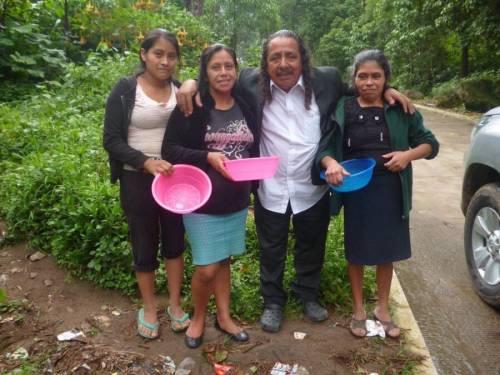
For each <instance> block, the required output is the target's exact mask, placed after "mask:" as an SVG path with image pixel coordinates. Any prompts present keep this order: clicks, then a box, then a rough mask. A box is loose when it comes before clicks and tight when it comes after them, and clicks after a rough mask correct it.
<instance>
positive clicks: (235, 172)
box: [224, 156, 280, 181]
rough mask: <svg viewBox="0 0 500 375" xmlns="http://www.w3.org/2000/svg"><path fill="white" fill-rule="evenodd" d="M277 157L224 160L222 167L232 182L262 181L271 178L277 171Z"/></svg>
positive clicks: (278, 160) (278, 161) (278, 159)
mask: <svg viewBox="0 0 500 375" xmlns="http://www.w3.org/2000/svg"><path fill="white" fill-rule="evenodd" d="M279 163H280V158H279V157H278V156H263V157H260V158H248V159H236V160H226V161H225V162H224V165H225V166H226V169H227V171H228V173H229V175H230V176H231V178H232V179H233V180H234V181H251V180H263V179H265V178H270V177H273V176H274V174H275V173H276V170H277V169H278V165H279Z"/></svg>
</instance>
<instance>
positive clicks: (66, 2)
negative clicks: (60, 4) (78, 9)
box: [63, 0, 71, 35]
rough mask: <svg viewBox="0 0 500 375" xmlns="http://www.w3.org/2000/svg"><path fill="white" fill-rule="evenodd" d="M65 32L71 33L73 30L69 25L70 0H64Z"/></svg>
mask: <svg viewBox="0 0 500 375" xmlns="http://www.w3.org/2000/svg"><path fill="white" fill-rule="evenodd" d="M63 27H64V34H66V35H69V33H70V32H71V30H70V27H69V5H68V0H64V18H63Z"/></svg>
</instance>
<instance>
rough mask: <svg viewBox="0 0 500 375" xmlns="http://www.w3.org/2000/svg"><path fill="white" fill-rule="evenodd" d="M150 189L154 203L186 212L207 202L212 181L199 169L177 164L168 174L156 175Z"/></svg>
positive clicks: (176, 211) (172, 209) (171, 209)
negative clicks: (172, 171)
mask: <svg viewBox="0 0 500 375" xmlns="http://www.w3.org/2000/svg"><path fill="white" fill-rule="evenodd" d="M151 191H152V193H153V198H154V199H155V201H156V203H158V204H159V205H160V206H161V207H163V208H164V209H166V210H169V211H172V212H175V213H177V214H187V213H190V212H193V211H196V210H197V209H198V208H200V207H201V206H203V205H204V204H205V203H207V201H208V198H210V194H212V183H211V182H210V179H209V178H208V176H207V174H206V173H205V172H203V171H202V170H201V169H199V168H196V167H193V166H192V165H186V164H177V165H174V173H172V174H171V175H170V176H164V175H162V174H158V175H156V177H155V179H154V180H153V185H152V186H151Z"/></svg>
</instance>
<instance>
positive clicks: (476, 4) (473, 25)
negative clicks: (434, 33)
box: [436, 0, 500, 77]
mask: <svg viewBox="0 0 500 375" xmlns="http://www.w3.org/2000/svg"><path fill="white" fill-rule="evenodd" d="M436 6H438V7H439V8H440V9H441V10H440V14H439V16H438V17H437V19H436V25H437V26H444V27H447V28H448V29H449V30H450V32H452V33H454V34H455V35H456V37H457V39H458V41H459V43H460V57H461V58H460V61H461V63H460V75H461V76H462V77H466V76H468V75H469V73H470V71H471V67H470V52H471V48H474V47H477V46H479V45H481V44H482V45H484V46H485V47H486V48H487V49H489V48H492V54H493V55H495V52H494V51H496V54H498V50H499V49H500V2H498V1H495V0H438V1H437V2H436ZM488 47H489V48H488ZM497 56H498V55H497ZM484 57H485V58H486V59H487V57H486V56H484ZM496 61H498V60H496ZM497 66H500V65H497Z"/></svg>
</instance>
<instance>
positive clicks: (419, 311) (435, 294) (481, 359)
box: [396, 109, 500, 375]
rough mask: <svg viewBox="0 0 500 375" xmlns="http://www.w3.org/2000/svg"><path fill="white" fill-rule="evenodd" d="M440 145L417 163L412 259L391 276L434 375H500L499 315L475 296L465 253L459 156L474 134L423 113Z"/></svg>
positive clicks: (454, 121) (451, 120)
mask: <svg viewBox="0 0 500 375" xmlns="http://www.w3.org/2000/svg"><path fill="white" fill-rule="evenodd" d="M421 112H422V114H423V115H424V118H425V121H426V125H427V126H428V127H429V128H430V129H432V131H433V132H434V134H436V136H437V138H438V139H439V141H440V143H441V151H440V154H439V156H438V157H437V158H436V159H434V160H430V161H427V160H422V161H418V162H416V163H414V177H415V178H414V196H413V211H412V215H411V233H412V251H413V257H412V259H410V260H409V261H406V262H401V263H400V264H398V265H397V266H396V272H397V274H398V277H399V280H400V282H401V284H402V286H403V289H404V291H405V294H406V296H407V298H408V300H409V302H410V305H411V308H412V310H413V313H414V315H415V317H416V320H417V322H418V324H419V326H420V328H421V330H422V333H423V336H424V339H425V341H426V343H427V346H428V347H429V350H430V352H431V356H432V359H433V361H434V364H435V365H436V368H437V370H438V372H439V374H446V375H448V374H474V375H479V374H485V375H494V374H500V314H499V313H497V312H496V311H495V310H494V309H492V308H490V307H489V306H487V305H486V304H484V303H482V301H481V300H480V299H479V298H478V297H477V296H476V295H475V294H474V291H473V289H472V285H471V282H470V280H469V276H468V271H467V266H466V263H465V256H464V251H463V225H464V217H463V215H462V212H461V210H460V195H461V186H462V185H461V179H462V174H463V167H462V165H463V155H464V152H465V150H466V148H467V145H468V143H469V139H470V132H471V129H472V126H473V122H472V121H467V120H463V119H459V118H456V117H452V116H449V115H445V114H441V113H435V112H431V111H428V110H423V109H422V110H421Z"/></svg>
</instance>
